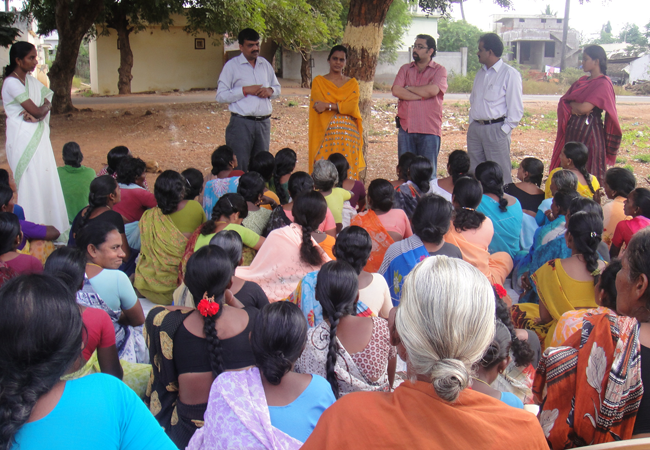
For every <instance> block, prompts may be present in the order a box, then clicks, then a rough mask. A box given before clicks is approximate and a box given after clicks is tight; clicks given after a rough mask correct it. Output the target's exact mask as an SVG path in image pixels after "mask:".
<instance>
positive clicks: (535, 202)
mask: <svg viewBox="0 0 650 450" xmlns="http://www.w3.org/2000/svg"><path fill="white" fill-rule="evenodd" d="M503 192H505V193H506V194H510V195H512V196H513V197H515V198H516V199H517V200H519V203H521V209H525V210H527V211H537V208H539V205H540V203H542V202H543V201H544V196H545V195H544V193H543V192H542V193H541V194H529V193H528V192H526V191H523V190H521V189H519V188H518V187H517V186H515V183H510V184H506V185H505V186H504V187H503Z"/></svg>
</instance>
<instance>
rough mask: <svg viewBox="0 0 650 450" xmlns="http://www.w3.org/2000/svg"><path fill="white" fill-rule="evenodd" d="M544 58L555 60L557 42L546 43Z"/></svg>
mask: <svg viewBox="0 0 650 450" xmlns="http://www.w3.org/2000/svg"><path fill="white" fill-rule="evenodd" d="M544 58H555V42H545V43H544Z"/></svg>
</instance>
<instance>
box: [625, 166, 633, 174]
mask: <svg viewBox="0 0 650 450" xmlns="http://www.w3.org/2000/svg"><path fill="white" fill-rule="evenodd" d="M623 169H627V170H629V171H630V172H632V173H634V167H632V166H631V165H630V164H626V165H625V166H623Z"/></svg>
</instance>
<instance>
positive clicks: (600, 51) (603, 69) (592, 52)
mask: <svg viewBox="0 0 650 450" xmlns="http://www.w3.org/2000/svg"><path fill="white" fill-rule="evenodd" d="M582 52H583V53H586V54H587V55H588V56H589V57H590V58H591V59H597V60H598V63H599V65H600V73H602V74H603V75H607V53H605V49H604V48H602V47H601V46H600V45H589V46H587V47H585V49H584V50H583V51H582Z"/></svg>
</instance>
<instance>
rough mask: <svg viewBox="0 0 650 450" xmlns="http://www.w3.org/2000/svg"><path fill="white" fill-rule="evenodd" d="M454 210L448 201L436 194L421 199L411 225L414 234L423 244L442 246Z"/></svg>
mask: <svg viewBox="0 0 650 450" xmlns="http://www.w3.org/2000/svg"><path fill="white" fill-rule="evenodd" d="M453 211H454V208H453V207H452V206H451V203H449V202H448V201H447V200H446V199H444V198H442V197H440V196H439V195H435V194H426V195H423V196H422V197H420V201H418V204H417V206H416V207H415V211H414V212H413V218H412V219H411V225H412V227H413V233H414V234H415V235H416V236H417V237H419V238H420V239H421V240H422V242H429V243H431V244H440V243H441V242H442V238H443V237H444V235H445V234H447V231H449V226H450V223H451V216H452V214H453Z"/></svg>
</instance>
